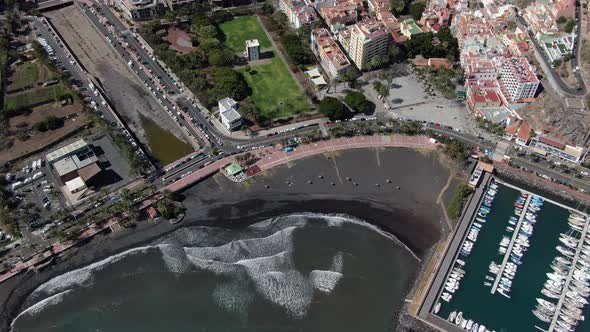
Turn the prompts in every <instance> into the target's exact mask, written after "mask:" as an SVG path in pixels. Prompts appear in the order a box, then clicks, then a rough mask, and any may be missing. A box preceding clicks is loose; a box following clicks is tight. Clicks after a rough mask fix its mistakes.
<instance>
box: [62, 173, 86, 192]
mask: <svg viewBox="0 0 590 332" xmlns="http://www.w3.org/2000/svg"><path fill="white" fill-rule="evenodd" d="M66 187H67V188H68V190H69V191H70V192H72V191H75V190H76V189H80V188H85V187H86V183H84V180H82V178H81V177H77V178H73V179H72V180H70V181H67V182H66Z"/></svg>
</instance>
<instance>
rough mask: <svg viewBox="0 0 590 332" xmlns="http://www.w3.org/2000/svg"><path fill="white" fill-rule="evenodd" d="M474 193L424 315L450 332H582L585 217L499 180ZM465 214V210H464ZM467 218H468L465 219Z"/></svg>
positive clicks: (587, 259)
mask: <svg viewBox="0 0 590 332" xmlns="http://www.w3.org/2000/svg"><path fill="white" fill-rule="evenodd" d="M488 182H489V184H487V183H486V182H485V181H484V183H483V184H482V188H477V189H476V194H477V193H478V190H479V193H480V195H475V199H476V201H474V202H470V204H471V205H475V207H472V208H471V210H472V211H467V213H466V216H465V218H468V219H464V220H462V221H461V223H460V225H459V226H458V229H460V228H461V227H464V228H465V231H464V232H458V231H457V232H456V233H455V234H454V238H453V241H452V243H455V242H457V243H458V246H457V247H458V250H454V251H453V250H452V248H451V246H449V249H448V250H449V251H448V252H447V254H446V256H445V260H447V261H448V264H447V266H444V265H441V271H439V274H438V275H437V278H438V280H439V283H438V285H437V284H436V279H435V283H433V285H432V287H431V290H430V293H429V296H430V295H431V294H432V297H431V298H430V299H431V303H429V304H427V303H426V302H425V304H424V306H426V305H429V307H428V308H424V309H423V310H424V311H426V310H429V312H428V313H425V312H421V313H420V315H421V316H422V317H423V318H426V319H427V320H428V321H429V322H431V323H432V324H434V325H437V326H439V327H441V328H443V329H445V330H447V331H470V332H474V331H475V332H485V331H539V330H540V331H557V332H563V331H567V332H573V331H584V330H586V329H585V328H584V325H585V324H586V328H590V324H587V323H586V321H585V320H584V318H585V316H588V315H589V314H590V312H589V309H588V306H587V303H588V301H587V296H589V295H590V232H588V228H589V226H588V218H587V216H586V214H584V213H583V212H580V211H577V210H575V209H573V208H571V207H567V206H565V205H563V204H560V203H558V202H554V201H552V200H549V199H546V198H544V197H541V196H539V195H535V194H533V193H531V192H528V191H525V190H522V189H520V188H517V187H515V186H513V185H510V184H508V183H504V182H502V181H500V180H497V179H492V180H491V181H488ZM468 210H469V208H468ZM469 212H471V213H469Z"/></svg>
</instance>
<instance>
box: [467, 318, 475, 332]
mask: <svg viewBox="0 0 590 332" xmlns="http://www.w3.org/2000/svg"><path fill="white" fill-rule="evenodd" d="M472 326H473V320H471V319H470V320H468V321H467V325H465V328H466V329H467V331H471V327H472Z"/></svg>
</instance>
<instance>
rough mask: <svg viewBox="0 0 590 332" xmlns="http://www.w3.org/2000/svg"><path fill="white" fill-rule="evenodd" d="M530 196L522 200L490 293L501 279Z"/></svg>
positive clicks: (531, 196)
mask: <svg viewBox="0 0 590 332" xmlns="http://www.w3.org/2000/svg"><path fill="white" fill-rule="evenodd" d="M532 198H533V195H530V194H529V196H528V197H527V199H526V201H525V202H524V207H523V208H522V212H521V214H520V218H519V219H518V223H517V224H516V227H514V232H513V234H512V239H510V244H509V245H508V248H507V249H506V254H504V259H503V260H502V265H500V269H499V270H498V273H497V274H496V279H495V280H494V285H492V289H491V290H490V293H492V294H494V293H495V292H496V289H498V285H499V284H500V280H501V279H502V274H503V273H504V269H505V268H506V264H507V263H508V259H509V258H510V254H511V253H512V247H514V243H515V242H516V238H517V237H518V232H519V231H520V227H521V226H522V221H523V220H524V217H525V215H526V211H527V208H528V207H529V204H530V203H531V199H532Z"/></svg>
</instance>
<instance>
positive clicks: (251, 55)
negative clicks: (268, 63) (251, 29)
mask: <svg viewBox="0 0 590 332" xmlns="http://www.w3.org/2000/svg"><path fill="white" fill-rule="evenodd" d="M246 57H247V58H248V61H256V60H260V43H259V42H258V39H250V40H246Z"/></svg>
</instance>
